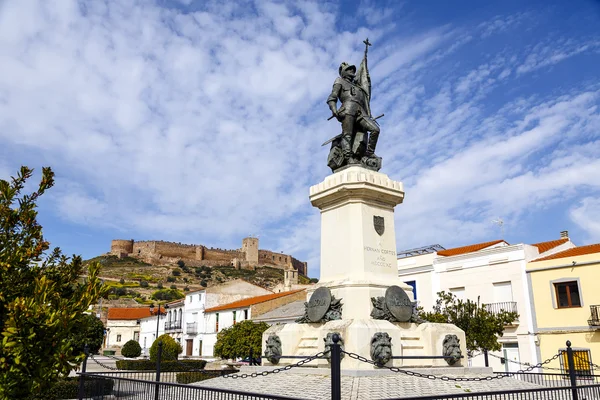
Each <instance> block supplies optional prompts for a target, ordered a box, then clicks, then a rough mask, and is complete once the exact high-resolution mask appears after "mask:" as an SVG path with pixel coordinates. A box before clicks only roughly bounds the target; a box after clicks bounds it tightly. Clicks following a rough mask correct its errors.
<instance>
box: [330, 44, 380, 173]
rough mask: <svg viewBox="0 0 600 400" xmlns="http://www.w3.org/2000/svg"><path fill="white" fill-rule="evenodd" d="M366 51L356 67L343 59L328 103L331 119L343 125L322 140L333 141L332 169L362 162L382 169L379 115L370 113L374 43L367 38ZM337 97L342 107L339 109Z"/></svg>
mask: <svg viewBox="0 0 600 400" xmlns="http://www.w3.org/2000/svg"><path fill="white" fill-rule="evenodd" d="M364 43H365V54H364V57H363V60H362V62H361V64H360V67H359V68H358V71H357V70H356V67H355V66H354V65H350V64H348V63H345V62H343V63H342V64H341V65H340V67H339V70H338V72H339V75H340V76H339V77H338V78H336V80H335V82H334V83H333V89H332V91H331V94H330V95H329V97H328V98H327V104H328V105H329V109H330V110H331V113H332V116H331V117H330V119H331V118H334V117H335V118H337V120H338V121H340V122H341V124H342V133H341V134H340V135H338V136H336V137H334V138H333V139H331V140H329V141H327V142H325V143H323V145H325V144H328V143H331V150H330V153H329V157H328V159H327V165H328V166H329V167H330V168H331V170H332V171H333V172H335V171H336V170H338V169H339V168H341V167H344V166H346V165H348V166H351V165H362V166H363V167H365V168H369V169H372V170H375V171H379V169H380V168H381V157H377V156H376V155H375V146H376V145H377V139H378V138H379V131H380V129H379V124H378V123H377V121H376V120H377V118H380V117H382V116H383V115H380V116H379V117H376V118H373V116H372V115H371V104H370V103H371V77H370V76H369V70H368V68H367V51H368V49H369V46H370V45H371V43H369V39H367V40H365V41H364ZM338 100H339V101H340V103H341V107H340V108H339V109H338V108H337V102H338Z"/></svg>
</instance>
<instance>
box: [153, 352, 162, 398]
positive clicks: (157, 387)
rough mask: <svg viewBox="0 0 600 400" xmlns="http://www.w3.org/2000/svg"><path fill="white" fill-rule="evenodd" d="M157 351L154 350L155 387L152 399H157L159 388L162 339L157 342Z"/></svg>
mask: <svg viewBox="0 0 600 400" xmlns="http://www.w3.org/2000/svg"><path fill="white" fill-rule="evenodd" d="M157 350H158V351H157V352H156V388H155V389H154V400H158V391H159V389H160V359H161V357H162V352H163V342H162V340H161V341H160V342H158V349H157Z"/></svg>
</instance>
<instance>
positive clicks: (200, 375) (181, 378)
mask: <svg viewBox="0 0 600 400" xmlns="http://www.w3.org/2000/svg"><path fill="white" fill-rule="evenodd" d="M221 375H223V374H222V372H221V371H218V370H216V371H201V372H180V373H178V374H177V375H175V379H176V380H177V383H183V384H186V383H194V382H200V381H203V380H206V379H212V378H218V377H220V376H221Z"/></svg>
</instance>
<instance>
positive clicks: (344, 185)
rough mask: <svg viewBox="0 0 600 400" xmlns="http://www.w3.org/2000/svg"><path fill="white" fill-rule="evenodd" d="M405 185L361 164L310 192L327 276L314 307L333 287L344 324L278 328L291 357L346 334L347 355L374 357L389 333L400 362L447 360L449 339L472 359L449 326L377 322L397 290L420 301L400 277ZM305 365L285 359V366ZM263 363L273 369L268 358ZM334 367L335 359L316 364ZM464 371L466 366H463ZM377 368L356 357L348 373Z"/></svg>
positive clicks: (394, 363) (421, 363) (416, 363)
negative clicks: (375, 311)
mask: <svg viewBox="0 0 600 400" xmlns="http://www.w3.org/2000/svg"><path fill="white" fill-rule="evenodd" d="M403 199H404V188H403V185H402V182H397V181H394V180H391V179H390V178H389V177H388V176H387V175H385V174H382V173H379V172H375V171H371V170H368V169H365V168H362V167H358V166H354V167H349V168H346V169H344V170H342V171H340V172H336V173H335V174H332V175H330V176H328V177H327V178H325V180H324V181H323V182H321V183H319V184H318V185H315V186H313V187H311V188H310V201H311V203H312V205H313V206H315V207H317V208H319V210H321V277H320V280H319V283H318V284H317V285H315V286H314V288H311V289H310V290H308V291H307V292H308V293H307V301H308V300H309V299H310V296H311V295H312V293H313V292H314V291H315V290H316V289H317V288H319V287H323V286H324V287H327V288H329V289H330V290H331V293H332V295H333V296H335V297H336V298H338V299H341V301H342V304H343V307H342V319H341V320H336V321H329V322H327V323H314V324H286V325H277V326H272V327H271V328H269V329H268V330H267V331H266V332H265V333H264V334H263V353H264V343H265V341H266V340H267V338H268V337H269V335H271V334H276V335H278V336H279V337H280V339H281V342H282V352H283V355H296V356H307V357H308V356H312V355H314V354H316V353H318V352H320V351H323V350H324V340H323V338H325V336H326V335H327V333H329V332H339V333H340V334H341V336H342V339H343V341H344V350H345V351H348V352H352V353H356V354H359V355H361V356H364V357H366V358H370V349H371V338H372V337H373V335H374V334H375V333H377V332H387V333H388V334H389V335H390V337H391V338H392V352H393V355H394V356H402V355H404V356H431V355H442V347H443V346H442V342H443V340H444V337H445V335H447V334H455V335H457V336H458V337H459V339H460V342H461V349H462V352H463V354H464V355H466V347H465V336H464V332H463V331H462V330H460V329H459V328H457V327H456V326H454V325H449V324H430V323H426V324H421V325H417V324H414V323H409V322H404V323H391V322H389V321H384V320H375V319H372V318H371V310H372V307H373V306H372V303H371V298H372V297H379V296H384V295H385V291H386V290H387V288H388V287H390V286H392V285H396V286H400V287H401V288H402V289H404V291H405V292H406V293H407V294H408V297H409V298H410V300H414V296H413V293H412V288H411V287H410V286H409V285H406V284H404V283H403V282H402V281H401V280H400V278H399V277H398V267H397V261H396V260H397V258H396V231H395V227H394V207H395V206H397V205H398V204H400V203H402V201H403ZM297 361H298V360H294V359H282V360H281V361H280V363H279V364H280V365H285V364H293V363H295V362H297ZM263 365H270V364H269V362H268V361H267V360H266V359H265V358H263ZM310 365H311V366H315V367H326V366H327V365H328V363H327V360H318V361H314V362H312V363H310ZM456 365H457V366H460V365H462V364H461V363H457V364H456ZM387 366H398V367H399V366H403V367H422V366H438V367H441V366H447V364H446V362H445V361H444V360H443V359H437V360H431V359H428V360H422V359H411V360H391V361H390V362H389V363H388V364H387ZM374 368H375V367H374V366H373V365H370V364H367V363H364V362H360V361H357V360H354V359H351V358H350V357H344V358H343V359H342V369H346V370H350V369H351V370H365V369H374Z"/></svg>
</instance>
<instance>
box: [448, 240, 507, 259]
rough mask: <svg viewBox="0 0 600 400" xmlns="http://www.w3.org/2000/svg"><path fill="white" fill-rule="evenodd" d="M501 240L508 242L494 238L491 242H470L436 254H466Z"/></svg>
mask: <svg viewBox="0 0 600 400" xmlns="http://www.w3.org/2000/svg"><path fill="white" fill-rule="evenodd" d="M502 242H504V243H506V244H508V243H507V242H505V241H504V240H494V241H492V242H485V243H477V244H470V245H468V246H462V247H455V248H453V249H446V250H440V251H438V252H437V254H438V255H439V256H445V257H450V256H457V255H459V254H467V253H473V252H475V251H479V250H483V249H485V248H487V247H490V246H493V245H495V244H498V243H502Z"/></svg>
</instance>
